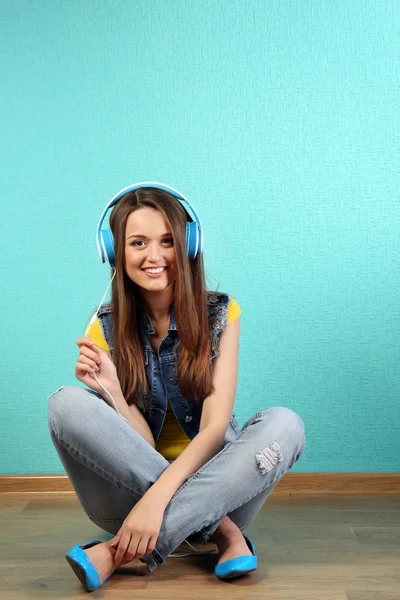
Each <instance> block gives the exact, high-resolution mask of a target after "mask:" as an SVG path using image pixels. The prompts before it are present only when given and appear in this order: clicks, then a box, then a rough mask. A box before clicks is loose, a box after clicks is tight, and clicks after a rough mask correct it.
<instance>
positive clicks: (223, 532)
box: [210, 517, 253, 565]
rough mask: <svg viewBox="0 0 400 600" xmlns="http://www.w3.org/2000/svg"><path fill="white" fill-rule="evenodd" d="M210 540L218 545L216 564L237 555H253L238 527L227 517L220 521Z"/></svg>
mask: <svg viewBox="0 0 400 600" xmlns="http://www.w3.org/2000/svg"><path fill="white" fill-rule="evenodd" d="M210 540H211V541H212V542H214V543H215V544H216V545H217V547H218V551H219V557H218V563H217V564H218V565H219V564H221V563H223V562H225V561H227V560H231V559H232V558H237V557H238V556H253V554H252V552H251V550H250V548H249V547H248V545H247V543H246V540H245V538H244V537H243V534H242V532H241V531H240V529H239V527H238V526H237V525H235V523H234V522H233V521H231V520H230V518H229V517H225V519H224V520H223V521H221V523H220V525H219V527H218V529H216V531H215V532H214V533H213V535H212V536H211V538H210Z"/></svg>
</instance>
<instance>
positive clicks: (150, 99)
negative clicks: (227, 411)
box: [0, 0, 400, 473]
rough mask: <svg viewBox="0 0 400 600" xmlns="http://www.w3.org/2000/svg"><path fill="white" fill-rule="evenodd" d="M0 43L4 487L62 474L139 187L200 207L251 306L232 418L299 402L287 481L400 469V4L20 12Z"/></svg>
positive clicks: (230, 278)
mask: <svg viewBox="0 0 400 600" xmlns="http://www.w3.org/2000/svg"><path fill="white" fill-rule="evenodd" d="M1 29H2V33H1V36H0V50H1V51H0V68H1V73H2V77H1V79H2V86H1V87H2V92H1V94H0V120H1V131H2V133H1V135H0V144H1V160H2V169H1V174H0V186H1V203H2V227H1V235H0V245H1V256H2V259H3V260H2V265H3V268H2V286H3V293H2V310H1V319H0V333H1V336H2V337H1V339H2V342H3V351H2V353H1V357H2V358H1V366H0V385H1V407H2V411H1V414H2V418H1V420H0V439H1V452H0V472H2V473H63V472H64V469H63V467H62V465H61V462H60V461H59V459H58V456H57V454H56V452H55V449H54V447H53V445H52V443H51V440H50V436H49V434H48V430H47V396H49V395H50V394H51V393H52V392H53V391H55V390H56V389H57V388H58V387H59V386H61V385H62V384H63V385H76V384H77V383H78V382H77V380H76V379H75V377H74V366H75V363H76V359H77V356H78V348H77V346H76V344H75V340H76V338H77V337H79V336H80V335H82V332H83V328H84V325H85V323H86V322H87V319H88V316H89V315H90V314H91V312H92V311H93V310H94V309H95V308H96V307H97V305H98V304H99V302H100V300H101V298H102V295H103V293H104V291H105V288H106V286H107V284H108V282H109V277H110V272H109V271H110V270H109V267H108V266H105V265H102V264H101V263H100V260H99V258H98V255H97V250H96V246H95V232H96V226H97V223H98V219H99V217H100V214H101V212H102V210H103V208H104V206H105V205H106V204H107V203H108V201H109V199H110V198H111V197H112V196H113V195H114V194H115V193H116V192H117V191H118V190H119V189H121V188H122V187H124V186H126V185H128V184H130V183H133V182H136V181H143V180H155V181H162V182H165V183H167V184H169V185H171V186H173V187H176V188H178V189H179V190H181V191H182V192H183V193H184V194H185V195H186V196H187V197H188V198H189V199H190V200H191V202H192V203H193V204H194V206H195V208H196V210H197V211H198V213H199V215H200V217H201V219H202V223H203V228H204V233H205V252H204V259H205V264H206V268H207V280H208V284H209V288H210V289H216V288H217V287H218V289H219V290H220V291H223V292H227V293H229V294H231V295H233V296H234V297H235V298H236V300H237V301H238V303H239V305H240V307H241V309H242V316H241V342H240V361H239V381H238V388H237V397H236V403H235V412H236V414H237V417H238V420H239V423H240V425H242V424H243V423H244V422H245V421H246V420H247V419H248V418H249V417H250V416H251V415H252V414H253V413H254V412H256V411H258V410H262V409H264V408H268V407H271V406H286V407H289V408H291V409H292V410H294V411H296V412H297V413H298V414H299V415H300V416H301V417H302V419H303V420H304V422H305V425H306V435H307V448H306V451H305V453H304V456H303V458H302V460H301V461H300V462H299V463H297V464H296V465H295V467H294V469H293V470H294V471H312V472H318V471H325V472H326V471H329V472H334V471H338V472H341V471H347V472H357V471H363V472H369V471H372V472H388V471H398V470H399V456H400V424H399V423H400V420H399V416H400V414H399V413H400V411H399V401H400V378H399V361H400V350H399V341H400V340H399V337H400V336H399V325H400V323H399V283H398V276H399V231H400V203H399V184H400V175H399V154H400V153H399V139H400V107H399V97H400V96H399V92H400V89H399V87H400V86H399V76H398V71H399V62H398V61H399V51H400V4H399V3H398V2H397V1H395V0H393V1H387V0H380V1H372V0H371V1H367V0H353V2H351V3H349V2H347V1H344V0H339V1H338V2H331V1H328V0H311V1H306V2H298V1H296V0H286V1H283V0H281V1H279V0H269V1H268V2H265V0H263V1H252V0H249V1H247V2H242V1H239V0H229V1H228V0H225V1H218V0H217V1H215V0H202V1H193V2H183V1H181V0H163V1H155V2H148V1H147V0H146V1H144V0H136V1H134V2H128V1H124V2H123V1H112V0H111V1H110V2H100V3H99V2H95V1H88V0H86V1H85V2H78V1H71V2H60V1H51V2H50V1H46V0H45V1H41V2H33V3H32V2H28V1H22V0H15V1H14V2H12V3H9V5H7V6H6V5H5V6H4V7H3V9H2V25H1ZM266 441H267V440H266Z"/></svg>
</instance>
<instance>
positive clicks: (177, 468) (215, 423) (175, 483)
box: [143, 317, 240, 508]
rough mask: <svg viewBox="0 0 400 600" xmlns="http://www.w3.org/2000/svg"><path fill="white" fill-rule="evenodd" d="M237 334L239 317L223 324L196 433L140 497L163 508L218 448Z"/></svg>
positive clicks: (230, 399)
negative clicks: (211, 390) (209, 390)
mask: <svg viewBox="0 0 400 600" xmlns="http://www.w3.org/2000/svg"><path fill="white" fill-rule="evenodd" d="M239 335H240V317H238V318H237V319H235V321H233V322H232V323H230V324H229V325H227V327H226V328H225V330H224V331H223V333H222V334H221V338H220V343H219V354H218V356H217V357H216V358H215V359H214V360H215V365H214V375H213V383H214V387H215V391H214V393H213V394H212V395H211V396H208V397H207V398H206V399H205V400H204V403H203V410H202V415H201V422H200V431H199V433H198V434H197V435H196V437H195V438H194V439H193V440H192V441H191V442H190V444H189V445H188V446H187V447H186V448H185V450H184V451H183V452H182V453H181V454H180V455H179V456H178V458H177V459H176V460H175V461H174V462H173V463H172V464H171V465H170V466H169V467H168V468H167V469H165V471H164V472H163V473H162V475H161V476H160V477H159V478H158V479H157V481H156V482H155V483H154V484H153V485H152V486H151V488H149V490H148V491H147V492H146V494H145V495H144V496H143V498H146V497H147V498H149V499H150V498H151V499H153V500H157V501H158V502H159V503H161V504H162V505H164V506H165V508H166V507H167V505H168V503H169V501H170V500H171V498H172V496H173V495H174V494H175V492H176V491H177V490H178V489H179V488H180V487H181V485H182V484H183V483H184V482H185V481H186V480H187V479H188V477H189V475H191V474H193V473H196V471H198V469H200V467H202V466H203V465H204V464H205V463H206V462H208V461H209V460H210V459H211V458H212V457H213V456H215V454H216V453H217V452H219V450H220V449H221V446H222V444H223V441H224V436H225V432H226V430H227V429H228V425H229V421H230V418H231V416H232V411H233V404H234V401H235V394H236V385H237V376H238V355H239Z"/></svg>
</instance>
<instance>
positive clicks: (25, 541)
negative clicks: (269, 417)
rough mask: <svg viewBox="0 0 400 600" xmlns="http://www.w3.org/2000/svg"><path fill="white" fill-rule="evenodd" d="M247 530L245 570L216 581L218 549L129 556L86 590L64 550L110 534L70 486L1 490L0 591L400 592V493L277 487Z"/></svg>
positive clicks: (324, 597) (307, 598) (278, 599)
mask: <svg viewBox="0 0 400 600" xmlns="http://www.w3.org/2000/svg"><path fill="white" fill-rule="evenodd" d="M246 532H247V533H248V535H249V536H250V537H251V538H252V540H253V541H254V543H255V544H256V547H257V553H258V561H259V567H258V569H257V571H255V572H254V573H252V574H251V575H247V576H244V577H241V578H239V579H236V580H231V581H230V582H224V581H220V580H218V579H217V578H216V577H215V575H214V574H213V565H214V564H215V562H216V555H210V556H200V557H188V558H169V559H167V561H166V562H165V563H164V564H163V565H162V566H161V567H160V568H158V569H157V570H156V571H155V572H154V573H152V574H150V573H149V572H148V570H147V567H146V565H144V564H142V563H141V562H139V561H138V560H135V561H133V562H132V563H130V564H129V565H126V566H124V567H122V568H121V569H119V570H118V571H116V572H115V573H114V575H113V576H112V577H111V578H110V579H109V580H108V581H107V582H106V583H105V584H104V586H103V587H102V588H100V589H98V590H96V591H94V592H92V593H91V594H90V596H88V594H87V592H85V591H84V589H83V588H82V586H81V584H80V582H79V580H78V579H77V578H76V576H75V574H74V572H73V571H72V569H71V567H70V566H69V565H68V563H67V561H66V560H65V558H64V555H65V553H66V552H67V551H68V550H69V549H70V548H71V546H72V545H73V544H75V543H83V542H85V541H87V540H90V539H93V538H100V539H103V540H106V539H109V538H110V537H111V536H110V535H109V534H107V533H105V532H103V531H102V530H101V529H99V528H98V527H97V526H95V525H94V524H93V523H91V522H90V521H89V519H88V518H87V517H86V515H85V513H84V512H83V510H82V508H81V507H80V504H79V502H78V500H77V499H76V497H75V495H74V494H71V493H64V494H42V495H39V494H37V495H36V494H0V598H1V600H3V599H5V600H12V599H22V598H32V599H34V598H58V599H60V600H62V599H70V598H85V597H90V598H106V597H107V598H118V599H128V598H129V599H130V600H144V599H146V600H148V599H151V600H154V599H158V598H159V599H160V600H178V599H183V600H185V599H188V600H189V599H190V600H197V599H198V600H205V599H214V598H216V599H218V600H224V599H227V600H228V599H229V600H239V599H243V600H251V599H253V598H254V599H261V598H262V599H263V600H264V599H265V600H283V599H285V600H400V496H397V495H392V494H391V495H380V496H376V495H363V496H358V495H351V496H342V495H337V494H336V495H332V496H326V495H315V494H313V495H310V496H304V495H292V496H288V495H279V494H277V495H273V496H271V497H270V498H269V500H268V501H267V503H266V504H265V505H264V507H263V509H262V511H261V512H260V514H259V515H258V517H257V519H256V521H255V522H254V523H253V524H252V525H251V526H250V527H249V528H248V529H247V530H246ZM198 547H199V546H198ZM208 547H209V548H213V547H214V546H213V545H212V544H209V545H208Z"/></svg>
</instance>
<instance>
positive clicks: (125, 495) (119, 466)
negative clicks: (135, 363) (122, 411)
mask: <svg viewBox="0 0 400 600" xmlns="http://www.w3.org/2000/svg"><path fill="white" fill-rule="evenodd" d="M48 400H49V403H48V404H49V406H48V424H49V430H50V435H51V439H52V441H53V443H54V446H55V448H56V451H57V453H58V455H59V457H60V460H61V462H62V464H63V466H64V468H65V470H66V472H67V474H68V477H69V479H70V480H71V483H72V485H73V487H74V490H75V492H76V495H77V497H78V499H79V501H80V503H81V505H82V507H83V509H84V511H85V512H86V514H87V515H88V517H89V518H90V519H91V520H92V521H93V522H94V523H96V525H98V526H99V527H101V528H102V529H104V530H105V531H108V532H109V533H111V534H114V535H115V534H116V533H117V532H118V531H119V529H120V527H121V525H122V523H123V521H124V520H125V518H126V517H127V515H128V514H129V512H130V511H131V509H132V508H133V506H134V505H135V504H136V503H137V502H138V501H139V500H140V498H141V497H142V496H143V495H144V494H145V493H146V491H147V490H148V489H149V487H150V486H151V485H152V484H153V483H154V482H155V481H157V479H158V478H159V477H160V475H161V473H162V472H163V471H164V470H165V469H166V468H167V467H168V466H169V462H168V461H167V460H166V459H165V458H164V457H163V456H161V454H159V453H158V452H157V451H156V450H155V449H154V448H153V447H152V446H150V444H149V443H148V442H146V441H145V440H144V439H143V438H142V436H141V435H140V434H138V433H137V432H136V431H135V430H134V429H133V428H132V427H131V426H130V425H128V423H126V422H125V421H124V419H123V418H122V417H121V416H120V415H119V414H118V413H117V412H116V411H115V410H114V409H113V408H111V407H110V406H109V405H108V404H107V403H106V402H105V401H104V399H103V398H102V397H101V396H100V395H98V394H96V392H94V391H91V390H88V389H85V388H81V387H78V386H68V387H62V388H60V389H59V390H57V392H55V393H54V394H52V395H51V396H49V399H48Z"/></svg>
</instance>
